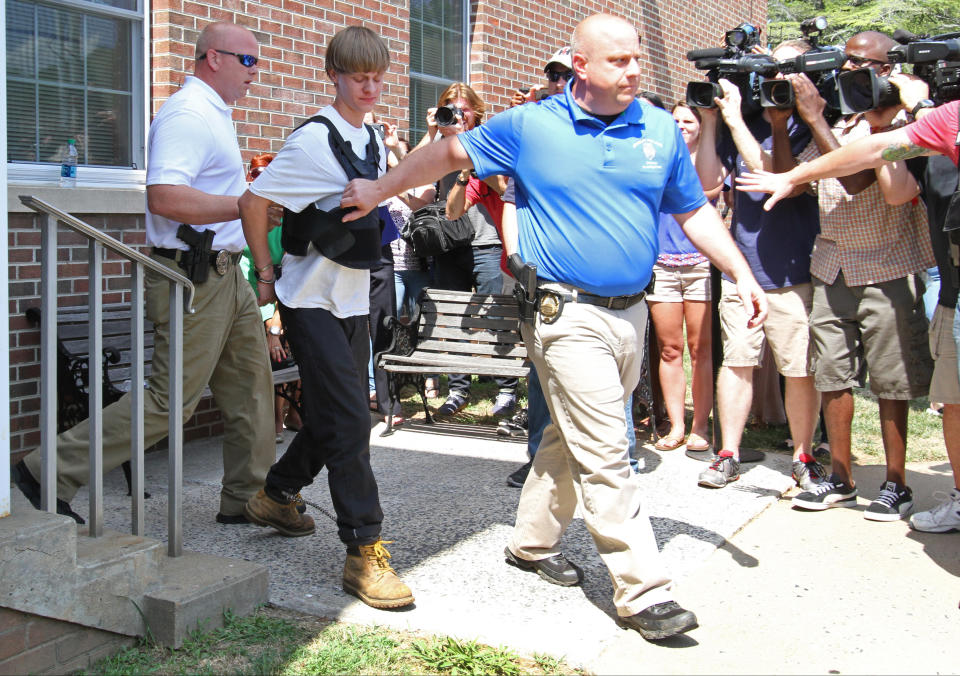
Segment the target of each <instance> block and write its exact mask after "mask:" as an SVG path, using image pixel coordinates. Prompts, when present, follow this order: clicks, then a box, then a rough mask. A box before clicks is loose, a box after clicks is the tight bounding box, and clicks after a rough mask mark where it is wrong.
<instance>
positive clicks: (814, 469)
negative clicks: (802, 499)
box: [792, 453, 827, 491]
mask: <svg viewBox="0 0 960 676" xmlns="http://www.w3.org/2000/svg"><path fill="white" fill-rule="evenodd" d="M792 467H793V472H792V475H793V480H794V481H796V482H797V485H798V486H799V487H800V488H802V489H803V490H805V491H810V490H813V488H814V487H815V486H816V485H817V484H821V483H823V480H824V479H826V478H827V472H826V470H824V469H823V465H821V464H820V463H819V462H817V461H816V460H814V458H813V456H812V455H807V454H806V453H801V454H800V456H799V458H798V459H797V460H794V461H793V466H792Z"/></svg>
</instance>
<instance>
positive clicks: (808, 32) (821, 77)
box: [760, 16, 847, 116]
mask: <svg viewBox="0 0 960 676" xmlns="http://www.w3.org/2000/svg"><path fill="white" fill-rule="evenodd" d="M826 28H827V19H826V17H822V16H817V17H813V18H811V19H804V20H803V21H802V22H801V23H800V30H801V31H802V32H803V36H804V38H805V39H806V40H807V42H809V43H810V45H811V49H810V51H808V52H806V53H804V54H800V55H799V56H797V57H794V58H792V59H784V60H781V61H778V62H777V69H778V70H779V71H780V72H781V73H784V74H787V73H806V74H807V76H808V77H809V78H810V80H811V81H812V82H813V84H814V86H815V87H816V88H817V91H818V92H819V93H820V96H821V97H823V99H824V100H825V101H826V102H827V115H828V116H829V115H832V114H836V111H838V110H839V108H840V101H839V98H838V94H837V82H836V78H837V75H836V72H837V70H839V69H840V68H841V67H842V66H843V63H844V61H846V60H847V56H846V54H844V53H843V50H842V49H839V48H838V47H823V46H821V45H820V36H821V34H822V33H823V31H824V30H826ZM794 102H795V98H794V94H793V85H792V84H791V83H790V82H789V81H788V80H773V79H767V80H764V81H763V82H761V83H760V105H761V106H763V107H764V108H782V109H786V108H793V106H794Z"/></svg>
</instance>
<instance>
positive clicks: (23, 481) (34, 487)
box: [11, 460, 86, 525]
mask: <svg viewBox="0 0 960 676" xmlns="http://www.w3.org/2000/svg"><path fill="white" fill-rule="evenodd" d="M11 474H12V476H13V483H15V484H16V485H17V488H19V489H20V492H21V493H23V496H24V497H25V498H26V499H27V500H29V501H30V504H31V505H33V508H34V509H40V483H39V482H38V481H37V480H36V479H34V478H33V475H32V474H30V470H28V469H27V465H26V463H24V462H23V460H21V461H20V462H18V463H17V464H16V465H14V466H13V470H11ZM57 514H63V515H64V516H69V517H70V518H72V519H73V520H74V521H76V522H77V523H79V524H80V525H83V524H85V523H86V521H84V519H83V517H82V516H80V515H79V514H77V513H76V512H75V511H73V510H72V509H70V503H68V502H67V501H66V500H60V499H58V500H57Z"/></svg>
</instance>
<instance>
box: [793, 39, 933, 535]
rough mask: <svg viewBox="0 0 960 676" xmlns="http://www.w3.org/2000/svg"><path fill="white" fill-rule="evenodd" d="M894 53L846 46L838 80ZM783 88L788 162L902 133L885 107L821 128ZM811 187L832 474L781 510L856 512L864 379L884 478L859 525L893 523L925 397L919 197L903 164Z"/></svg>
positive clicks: (809, 107) (879, 46)
mask: <svg viewBox="0 0 960 676" xmlns="http://www.w3.org/2000/svg"><path fill="white" fill-rule="evenodd" d="M895 44H896V43H895V42H894V41H893V40H892V39H891V38H889V37H887V36H886V35H884V34H882V33H877V32H874V31H868V32H864V33H858V34H857V35H854V36H853V37H852V38H850V40H848V41H847V44H846V47H845V51H846V53H847V59H848V60H847V62H846V63H845V64H844V70H847V71H849V70H853V69H856V68H859V67H869V68H871V69H873V71H874V72H875V73H876V74H877V75H878V76H881V77H887V76H889V75H890V74H891V70H892V67H891V65H890V64H889V63H888V60H887V51H888V50H889V49H890V47H892V46H894V45H895ZM788 77H789V78H790V80H791V82H792V83H793V86H794V93H795V96H796V100H797V111H798V112H799V113H800V116H801V117H802V118H803V119H804V121H805V122H806V123H807V125H808V126H809V127H810V129H811V130H812V131H813V135H814V140H815V141H816V147H810V148H808V149H807V151H805V152H804V153H802V154H801V156H800V157H799V158H798V159H799V161H800V162H803V161H806V160H810V159H813V158H815V157H817V156H818V155H821V154H826V153H830V152H832V151H833V150H835V149H836V148H838V147H840V146H842V145H845V144H847V143H849V142H851V141H853V140H855V139H857V138H861V137H864V136H867V135H869V134H871V133H872V132H873V131H883V130H884V129H887V128H890V127H891V126H899V125H902V124H904V123H905V122H906V112H905V111H904V110H903V106H902V105H894V106H886V107H884V108H879V109H876V110H871V111H868V112H866V113H863V114H854V115H848V116H846V117H843V118H841V119H839V120H838V121H837V122H836V123H835V124H834V125H833V126H832V128H831V127H830V125H829V124H828V123H827V122H826V120H825V119H824V117H823V110H824V107H825V102H824V101H823V99H821V98H820V96H819V94H818V93H817V91H816V90H815V89H814V87H813V86H812V84H811V83H810V81H809V80H808V79H807V78H806V76H805V75H790V76H788ZM817 187H818V191H817V192H818V200H819V207H820V227H821V233H820V235H819V236H818V238H817V241H816V244H815V246H814V249H813V255H812V257H811V265H810V270H811V274H812V276H813V306H812V310H811V313H810V333H811V339H812V344H813V352H814V361H815V363H816V376H815V381H816V387H817V389H818V390H819V391H820V393H821V396H822V397H823V408H824V421H825V423H826V427H827V435H828V436H829V438H830V450H831V453H832V463H831V464H832V473H831V476H830V477H829V479H828V480H827V481H825V482H823V483H822V484H821V485H820V486H817V487H815V488H813V489H812V490H807V491H805V492H803V493H801V494H799V495H798V496H796V497H795V498H794V499H793V504H794V506H796V507H801V508H804V509H809V510H824V509H827V508H829V507H839V506H852V505H855V504H856V496H857V490H856V487H855V485H854V482H853V480H852V478H851V474H850V471H851V470H850V457H851V439H850V437H851V424H852V421H853V389H852V388H853V387H854V386H858V387H864V385H865V382H864V381H865V378H864V376H865V375H866V374H867V373H869V376H870V388H871V391H872V392H873V393H874V394H875V395H876V396H877V398H878V400H879V407H880V422H881V429H882V436H883V444H884V451H885V454H886V460H887V473H886V480H885V482H884V484H883V486H882V487H881V490H880V492H879V494H878V496H877V498H876V499H875V500H874V501H873V502H872V503H871V505H870V506H869V507H868V508H867V510H866V511H865V512H864V517H865V518H867V519H869V520H873V521H894V520H898V519H901V518H903V516H905V515H906V514H908V513H909V511H910V510H911V509H912V504H913V502H912V498H911V491H910V489H909V488H908V487H907V486H906V479H905V476H904V463H905V460H906V431H907V430H906V426H907V410H908V402H909V400H910V399H913V398H916V397H922V396H926V394H927V390H928V386H929V383H930V374H931V371H932V362H931V360H930V357H929V350H928V348H927V319H926V316H925V314H924V311H923V300H922V296H923V286H922V283H921V282H920V280H919V279H918V274H919V273H921V272H922V271H924V270H926V269H927V268H929V267H930V266H931V265H932V264H933V263H934V259H933V254H932V251H931V249H930V241H929V237H928V235H927V219H926V215H925V213H924V210H923V207H922V205H920V204H919V203H918V202H917V201H916V200H915V199H914V198H915V197H916V196H917V195H918V194H919V192H920V188H919V185H918V184H917V182H916V180H915V179H914V178H913V176H912V175H911V174H910V172H909V171H908V170H907V167H906V164H905V163H904V162H900V163H897V164H891V165H887V166H885V167H882V168H880V169H877V170H873V169H869V170H867V171H865V172H861V173H859V174H855V175H853V176H848V177H846V178H845V179H843V180H834V179H828V180H824V181H820V183H819V185H818V186H817Z"/></svg>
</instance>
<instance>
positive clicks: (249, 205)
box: [240, 26, 413, 608]
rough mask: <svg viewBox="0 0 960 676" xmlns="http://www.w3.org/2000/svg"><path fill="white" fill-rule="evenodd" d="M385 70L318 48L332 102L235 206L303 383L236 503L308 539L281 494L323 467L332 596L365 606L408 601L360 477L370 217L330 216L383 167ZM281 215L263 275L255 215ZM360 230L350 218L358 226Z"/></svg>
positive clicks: (354, 32) (374, 233)
mask: <svg viewBox="0 0 960 676" xmlns="http://www.w3.org/2000/svg"><path fill="white" fill-rule="evenodd" d="M389 63H390V57H389V54H388V52H387V48H386V45H385V44H384V43H383V41H382V40H381V39H380V38H379V37H377V35H376V34H375V33H373V32H372V31H371V30H369V29H367V28H361V27H359V26H351V27H348V28H346V29H344V30H342V31H340V32H339V33H337V34H336V35H335V36H334V37H333V39H332V40H331V41H330V45H329V47H328V48H327V55H326V69H327V75H328V76H329V77H330V79H331V80H332V81H333V83H334V85H335V87H336V90H337V95H336V98H335V100H334V102H333V105H331V106H327V107H325V108H323V109H322V110H320V112H319V115H318V116H317V117H314V118H311V120H309V121H308V122H306V123H304V124H303V125H302V126H300V127H299V128H297V129H296V130H294V132H293V133H292V134H290V136H289V138H288V139H287V142H286V143H285V144H284V146H283V148H281V150H280V152H279V153H278V154H277V156H276V157H275V158H274V160H273V161H272V162H271V163H270V165H269V166H268V167H267V168H266V170H265V171H264V172H263V173H262V174H261V175H260V176H259V177H258V178H257V180H256V181H255V182H254V183H253V184H252V185H251V186H250V189H249V190H248V191H247V192H246V194H244V195H243V196H242V197H241V198H240V215H241V218H242V220H243V230H244V233H245V235H246V237H247V242H248V243H249V246H250V251H251V252H252V254H253V259H254V265H255V266H256V274H257V279H258V284H257V291H258V295H259V297H260V302H261V303H268V302H273V301H274V300H276V301H278V302H279V308H280V315H281V317H282V318H283V325H284V326H285V327H286V332H287V337H288V339H289V340H290V343H291V345H292V347H293V352H294V354H295V355H296V358H297V362H298V363H299V365H300V374H301V379H302V382H303V402H304V407H305V416H304V425H303V428H302V429H301V430H300V431H299V432H298V433H297V436H296V437H295V438H294V440H293V441H292V442H291V444H290V447H289V448H288V449H287V451H286V453H284V455H283V457H281V458H280V460H278V461H277V462H276V463H275V464H274V465H273V467H271V468H270V472H269V474H268V475H267V479H266V484H265V486H264V488H263V490H261V491H260V492H259V493H257V495H255V496H254V497H253V498H251V499H250V501H249V502H248V503H247V505H246V509H245V514H246V515H247V518H248V519H250V521H252V522H254V523H256V524H259V525H261V526H272V527H273V528H276V529H277V530H278V531H280V532H281V533H282V534H284V535H288V536H301V535H310V534H312V533H313V532H314V530H315V526H314V523H313V519H311V518H310V517H309V516H305V515H301V514H299V513H298V512H297V510H296V507H295V506H294V504H293V497H294V496H295V495H296V494H297V493H298V492H299V491H300V489H301V488H302V487H303V486H306V485H309V484H310V483H312V481H313V479H314V478H315V477H316V476H317V474H319V472H320V470H321V469H323V468H324V467H326V468H327V472H328V481H329V485H330V494H331V496H332V498H333V505H334V509H335V511H336V514H337V530H338V534H339V536H340V539H341V540H342V541H343V543H344V544H345V545H346V546H347V557H346V564H345V566H344V571H343V587H344V590H345V591H347V592H348V593H351V594H354V595H355V596H358V597H359V598H360V599H361V600H362V601H363V602H364V603H367V604H368V605H371V606H373V607H375V608H399V607H401V606H405V605H408V604H410V603H413V594H412V593H411V591H410V589H409V587H407V585H405V584H404V583H403V582H402V581H401V580H400V579H399V577H398V576H397V574H396V572H394V570H393V569H392V568H391V567H390V565H389V564H388V563H387V559H388V558H389V556H390V555H389V554H388V553H387V550H386V549H385V548H384V546H383V541H382V540H381V538H380V526H381V522H382V521H383V512H382V511H381V509H380V499H379V495H378V492H377V482H376V479H375V478H374V476H373V471H372V470H371V468H370V444H369V441H370V419H369V414H368V412H367V408H368V406H367V397H368V394H367V389H368V388H367V362H368V360H369V358H370V337H369V331H368V327H367V314H368V312H369V287H370V273H369V270H370V268H372V267H374V265H376V264H378V262H379V258H380V228H379V219H378V218H377V217H376V215H375V214H376V212H374V216H373V217H372V218H368V219H361V221H363V222H362V223H361V225H360V227H356V225H355V223H353V222H351V223H350V224H347V225H345V224H342V223H341V221H340V219H341V217H342V213H343V212H342V211H341V210H340V209H339V205H340V198H341V195H342V193H343V189H344V188H345V187H346V185H347V182H348V181H349V180H350V179H351V178H355V177H357V176H372V177H373V178H376V177H377V176H380V175H381V174H383V173H384V171H385V170H386V152H385V149H384V147H383V142H382V141H381V140H380V139H379V137H378V136H377V135H376V134H375V133H373V131H372V129H371V128H370V127H368V126H366V125H364V124H363V116H364V114H365V113H368V112H370V111H372V110H373V107H374V106H375V105H376V103H377V101H378V99H379V96H380V90H381V88H382V86H383V74H384V72H385V71H386V69H387V67H388V66H389ZM271 202H276V203H278V204H280V205H281V206H283V207H284V221H283V228H284V231H283V246H284V257H283V266H282V269H283V273H282V276H280V277H275V276H274V271H273V266H272V265H271V260H270V252H269V250H268V247H267V209H268V207H269V205H270V204H271ZM358 222H360V221H358Z"/></svg>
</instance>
